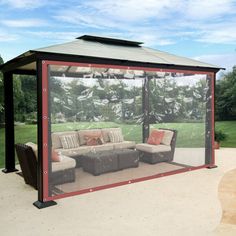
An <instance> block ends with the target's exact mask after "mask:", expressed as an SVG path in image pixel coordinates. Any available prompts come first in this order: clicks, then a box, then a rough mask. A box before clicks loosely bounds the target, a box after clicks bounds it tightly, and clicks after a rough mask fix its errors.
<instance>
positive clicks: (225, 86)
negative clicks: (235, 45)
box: [216, 66, 236, 120]
mask: <svg viewBox="0 0 236 236" xmlns="http://www.w3.org/2000/svg"><path fill="white" fill-rule="evenodd" d="M216 119H217V120H235V119H236V66H234V67H233V70H232V72H228V73H227V74H225V75H224V77H223V78H222V79H220V80H218V81H217V83H216Z"/></svg>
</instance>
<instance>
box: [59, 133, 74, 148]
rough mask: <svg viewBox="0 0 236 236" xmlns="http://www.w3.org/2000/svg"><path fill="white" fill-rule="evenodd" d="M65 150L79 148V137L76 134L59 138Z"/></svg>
mask: <svg viewBox="0 0 236 236" xmlns="http://www.w3.org/2000/svg"><path fill="white" fill-rule="evenodd" d="M59 138H60V140H61V144H62V147H63V148H64V149H69V148H77V147H79V142H78V137H77V135H75V134H71V135H62V136H59Z"/></svg>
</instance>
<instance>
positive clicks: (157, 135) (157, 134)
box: [147, 130, 165, 145]
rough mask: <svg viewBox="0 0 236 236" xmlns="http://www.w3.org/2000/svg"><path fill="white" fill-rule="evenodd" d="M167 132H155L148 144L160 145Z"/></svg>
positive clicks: (152, 133)
mask: <svg viewBox="0 0 236 236" xmlns="http://www.w3.org/2000/svg"><path fill="white" fill-rule="evenodd" d="M164 134H165V132H164V131H160V130H153V131H152V132H151V134H150V135H149V137H148V141H147V143H148V144H152V145H159V144H160V143H161V141H162V139H163V137H164Z"/></svg>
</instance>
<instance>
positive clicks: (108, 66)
mask: <svg viewBox="0 0 236 236" xmlns="http://www.w3.org/2000/svg"><path fill="white" fill-rule="evenodd" d="M45 63H46V64H47V65H61V66H80V67H97V68H112V69H113V68H114V69H126V70H128V69H132V70H146V71H159V72H177V73H178V72H179V73H185V74H187V73H194V74H207V75H211V74H212V72H206V71H195V70H184V69H162V68H158V67H156V68H151V67H142V66H119V65H108V64H94V63H79V62H66V61H49V60H45Z"/></svg>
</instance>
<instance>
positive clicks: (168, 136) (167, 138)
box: [159, 129, 174, 145]
mask: <svg viewBox="0 0 236 236" xmlns="http://www.w3.org/2000/svg"><path fill="white" fill-rule="evenodd" d="M161 130H162V129H159V131H161ZM162 131H164V132H165V134H164V137H163V139H162V140H161V144H164V145H170V144H171V141H172V138H173V135H174V132H173V131H171V130H165V129H163V130H162Z"/></svg>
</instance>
